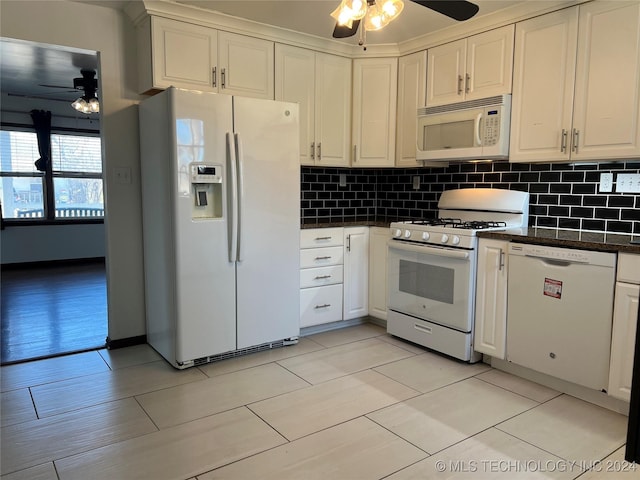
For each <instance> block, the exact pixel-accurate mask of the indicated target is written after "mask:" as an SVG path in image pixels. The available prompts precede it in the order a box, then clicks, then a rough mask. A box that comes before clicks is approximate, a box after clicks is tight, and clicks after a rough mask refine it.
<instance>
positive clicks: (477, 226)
mask: <svg viewBox="0 0 640 480" xmlns="http://www.w3.org/2000/svg"><path fill="white" fill-rule="evenodd" d="M397 223H402V224H405V225H406V224H411V225H420V226H425V227H449V228H460V229H465V230H489V229H494V230H495V229H504V228H507V222H497V221H490V220H462V219H461V218H429V219H425V220H410V221H406V222H397Z"/></svg>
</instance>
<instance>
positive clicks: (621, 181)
mask: <svg viewBox="0 0 640 480" xmlns="http://www.w3.org/2000/svg"><path fill="white" fill-rule="evenodd" d="M616 192H620V193H640V174H638V173H619V174H618V176H617V178H616Z"/></svg>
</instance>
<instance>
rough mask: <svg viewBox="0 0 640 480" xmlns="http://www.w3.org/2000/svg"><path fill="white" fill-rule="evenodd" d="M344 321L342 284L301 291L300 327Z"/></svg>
mask: <svg viewBox="0 0 640 480" xmlns="http://www.w3.org/2000/svg"><path fill="white" fill-rule="evenodd" d="M339 320H342V284H338V285H327V286H326V287H315V288H304V289H302V290H300V327H309V326H311V325H320V324H322V323H330V322H337V321H339Z"/></svg>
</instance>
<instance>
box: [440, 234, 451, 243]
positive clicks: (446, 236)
mask: <svg viewBox="0 0 640 480" xmlns="http://www.w3.org/2000/svg"><path fill="white" fill-rule="evenodd" d="M440 241H441V242H442V243H447V242H448V241H449V235H447V234H446V233H443V234H442V238H441V239H440Z"/></svg>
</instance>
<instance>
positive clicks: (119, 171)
mask: <svg viewBox="0 0 640 480" xmlns="http://www.w3.org/2000/svg"><path fill="white" fill-rule="evenodd" d="M113 173H114V176H115V177H116V183H131V169H130V168H129V167H116V168H114V169H113Z"/></svg>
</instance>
